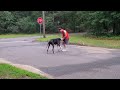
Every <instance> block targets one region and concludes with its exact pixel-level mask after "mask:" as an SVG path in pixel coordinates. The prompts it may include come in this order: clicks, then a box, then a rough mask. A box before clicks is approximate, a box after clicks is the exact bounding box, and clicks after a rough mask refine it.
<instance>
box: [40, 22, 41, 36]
mask: <svg viewBox="0 0 120 90" xmlns="http://www.w3.org/2000/svg"><path fill="white" fill-rule="evenodd" d="M40 36H41V24H40Z"/></svg>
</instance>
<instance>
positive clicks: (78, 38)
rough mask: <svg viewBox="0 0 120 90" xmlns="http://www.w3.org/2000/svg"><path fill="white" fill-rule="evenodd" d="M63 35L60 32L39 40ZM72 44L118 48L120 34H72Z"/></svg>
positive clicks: (119, 46) (119, 47) (119, 45)
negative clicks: (108, 35) (103, 35)
mask: <svg viewBox="0 0 120 90" xmlns="http://www.w3.org/2000/svg"><path fill="white" fill-rule="evenodd" d="M57 37H61V35H60V34H56V35H46V38H38V39H37V41H48V40H50V39H52V38H57ZM69 42H70V44H77V45H86V46H96V47H105V48H116V49H120V36H116V37H99V38H95V37H87V36H83V35H81V34H71V35H70V41H69Z"/></svg>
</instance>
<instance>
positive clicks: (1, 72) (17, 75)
mask: <svg viewBox="0 0 120 90" xmlns="http://www.w3.org/2000/svg"><path fill="white" fill-rule="evenodd" d="M0 79H47V77H44V76H41V75H39V74H35V73H32V72H29V71H26V70H22V69H20V68H16V67H14V66H12V65H9V64H3V63H1V64H0Z"/></svg>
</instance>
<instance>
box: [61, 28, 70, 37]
mask: <svg viewBox="0 0 120 90" xmlns="http://www.w3.org/2000/svg"><path fill="white" fill-rule="evenodd" d="M60 31H61V33H62V37H65V38H66V39H69V34H68V32H67V31H66V30H64V29H61V30H60Z"/></svg>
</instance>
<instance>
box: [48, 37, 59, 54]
mask: <svg viewBox="0 0 120 90" xmlns="http://www.w3.org/2000/svg"><path fill="white" fill-rule="evenodd" d="M60 42H61V38H56V39H51V40H50V41H49V42H48V45H47V46H48V49H49V47H50V45H52V47H53V48H52V51H53V53H54V45H57V46H59V47H60V48H61V46H60ZM48 49H47V53H48Z"/></svg>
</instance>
